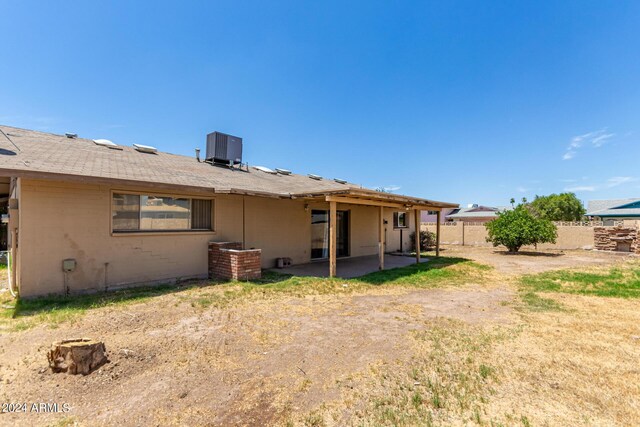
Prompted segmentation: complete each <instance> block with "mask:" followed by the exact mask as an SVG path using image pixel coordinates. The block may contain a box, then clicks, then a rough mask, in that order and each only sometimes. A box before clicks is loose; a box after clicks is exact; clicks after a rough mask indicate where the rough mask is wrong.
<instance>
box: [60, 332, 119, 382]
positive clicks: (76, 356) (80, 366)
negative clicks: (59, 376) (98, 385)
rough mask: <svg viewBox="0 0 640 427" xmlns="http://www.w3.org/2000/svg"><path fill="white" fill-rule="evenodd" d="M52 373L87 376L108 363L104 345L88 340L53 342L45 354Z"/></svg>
mask: <svg viewBox="0 0 640 427" xmlns="http://www.w3.org/2000/svg"><path fill="white" fill-rule="evenodd" d="M47 359H48V360H49V367H50V368H51V370H52V371H53V372H56V373H57V372H66V373H68V374H74V375H75V374H82V375H87V374H89V373H91V372H92V371H93V370H94V369H96V368H99V367H100V366H102V365H104V364H105V363H107V362H108V361H109V359H107V355H106V349H105V347H104V343H102V342H100V341H94V340H92V339H89V338H77V339H72V340H64V341H58V342H54V343H53V344H52V346H51V350H49V352H48V353H47Z"/></svg>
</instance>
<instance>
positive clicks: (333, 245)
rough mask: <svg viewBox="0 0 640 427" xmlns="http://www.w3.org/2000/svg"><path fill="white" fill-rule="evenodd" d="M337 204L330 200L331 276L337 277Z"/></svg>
mask: <svg viewBox="0 0 640 427" xmlns="http://www.w3.org/2000/svg"><path fill="white" fill-rule="evenodd" d="M336 204H337V203H336V202H329V277H336V252H337V248H336V246H337V235H336V230H337V228H336V222H338V215H337V213H336Z"/></svg>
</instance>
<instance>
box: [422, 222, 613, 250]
mask: <svg viewBox="0 0 640 427" xmlns="http://www.w3.org/2000/svg"><path fill="white" fill-rule="evenodd" d="M556 226H557V228H558V238H557V239H556V243H555V244H551V243H544V244H541V245H538V246H537V249H593V246H594V229H595V228H597V227H596V226H594V225H590V224H584V223H575V224H569V223H556ZM607 228H611V227H607ZM421 230H426V231H430V232H433V233H435V232H436V225H435V224H434V223H422V226H421ZM440 233H441V234H440V242H441V243H443V244H449V245H464V246H486V247H490V246H492V244H491V243H489V242H487V240H486V239H487V235H488V233H487V229H486V227H485V226H484V224H479V223H463V222H455V223H447V224H446V225H445V224H441V227H440ZM533 249H534V247H533V246H530V247H524V248H523V250H533Z"/></svg>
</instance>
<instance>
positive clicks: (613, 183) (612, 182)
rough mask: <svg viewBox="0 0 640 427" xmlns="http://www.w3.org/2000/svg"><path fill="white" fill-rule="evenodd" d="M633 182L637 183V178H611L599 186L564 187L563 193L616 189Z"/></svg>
mask: <svg viewBox="0 0 640 427" xmlns="http://www.w3.org/2000/svg"><path fill="white" fill-rule="evenodd" d="M563 181H565V182H570V180H563ZM635 181H638V178H636V177H634V176H613V177H611V178H609V179H607V180H606V181H605V182H604V183H602V184H599V185H575V186H572V187H565V189H564V191H570V192H573V193H575V192H581V191H597V190H603V189H607V188H613V187H617V186H619V185H623V184H627V183H629V182H635ZM574 182H575V180H574Z"/></svg>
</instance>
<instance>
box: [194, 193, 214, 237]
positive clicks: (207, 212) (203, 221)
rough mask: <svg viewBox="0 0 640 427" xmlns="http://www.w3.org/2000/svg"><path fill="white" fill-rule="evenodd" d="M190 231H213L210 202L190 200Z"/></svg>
mask: <svg viewBox="0 0 640 427" xmlns="http://www.w3.org/2000/svg"><path fill="white" fill-rule="evenodd" d="M191 229H192V230H212V229H213V227H212V226H211V200H201V199H191Z"/></svg>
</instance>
